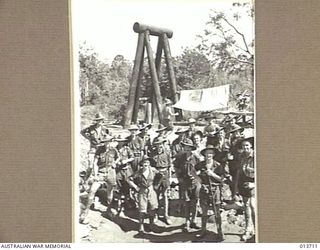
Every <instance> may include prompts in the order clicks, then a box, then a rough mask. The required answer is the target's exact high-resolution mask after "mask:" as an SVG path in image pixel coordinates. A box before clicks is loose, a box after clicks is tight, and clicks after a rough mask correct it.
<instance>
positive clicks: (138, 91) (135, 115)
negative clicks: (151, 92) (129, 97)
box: [132, 44, 144, 123]
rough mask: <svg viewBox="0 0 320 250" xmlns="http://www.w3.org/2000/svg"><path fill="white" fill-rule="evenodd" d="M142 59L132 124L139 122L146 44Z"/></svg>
mask: <svg viewBox="0 0 320 250" xmlns="http://www.w3.org/2000/svg"><path fill="white" fill-rule="evenodd" d="M141 57H142V59H141V62H140V69H139V76H138V83H137V89H136V96H135V101H134V109H133V114H132V123H137V120H138V114H139V106H140V101H139V99H140V95H141V83H142V77H143V64H144V44H143V49H142V55H141Z"/></svg>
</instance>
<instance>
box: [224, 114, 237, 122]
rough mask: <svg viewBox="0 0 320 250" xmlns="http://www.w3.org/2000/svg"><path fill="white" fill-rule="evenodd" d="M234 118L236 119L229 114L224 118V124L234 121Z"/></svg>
mask: <svg viewBox="0 0 320 250" xmlns="http://www.w3.org/2000/svg"><path fill="white" fill-rule="evenodd" d="M235 118H236V116H235V115H232V114H229V115H227V116H226V118H225V119H224V120H225V121H226V122H229V121H231V120H233V119H235Z"/></svg>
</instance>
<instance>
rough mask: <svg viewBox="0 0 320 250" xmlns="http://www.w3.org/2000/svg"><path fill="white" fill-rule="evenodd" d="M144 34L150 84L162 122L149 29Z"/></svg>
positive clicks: (159, 95) (159, 94) (159, 93)
mask: <svg viewBox="0 0 320 250" xmlns="http://www.w3.org/2000/svg"><path fill="white" fill-rule="evenodd" d="M144 34H145V46H146V49H147V54H148V59H149V67H150V72H151V79H152V85H153V90H154V95H155V100H156V107H157V112H158V117H159V122H160V123H161V122H162V100H161V92H160V87H159V81H158V74H157V70H156V65H155V61H154V58H153V51H152V48H151V45H150V35H149V30H146V31H145V33H144Z"/></svg>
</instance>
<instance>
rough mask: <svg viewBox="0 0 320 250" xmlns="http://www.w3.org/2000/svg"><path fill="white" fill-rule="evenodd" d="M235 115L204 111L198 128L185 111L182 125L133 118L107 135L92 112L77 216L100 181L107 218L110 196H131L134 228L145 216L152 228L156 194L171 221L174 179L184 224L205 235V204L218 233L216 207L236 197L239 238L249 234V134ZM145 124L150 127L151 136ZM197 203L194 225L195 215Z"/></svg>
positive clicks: (84, 217) (84, 218)
mask: <svg viewBox="0 0 320 250" xmlns="http://www.w3.org/2000/svg"><path fill="white" fill-rule="evenodd" d="M238 118H239V117H237V116H234V115H227V116H226V117H225V118H224V119H222V120H218V119H216V117H214V116H211V117H207V121H208V123H207V125H206V126H205V127H204V128H203V129H198V128H199V126H196V123H197V121H196V120H195V119H192V118H191V119H189V120H188V126H187V127H182V126H180V127H179V128H176V127H175V126H164V125H163V124H159V125H158V126H157V127H156V128H154V127H155V125H152V124H145V123H143V124H140V126H138V125H136V124H132V125H130V127H129V128H128V130H127V131H128V132H130V135H129V136H126V137H124V136H122V137H121V136H120V135H118V136H116V135H112V133H111V132H110V131H109V130H108V129H107V128H106V127H105V126H104V120H105V119H104V117H103V116H102V115H101V114H97V115H96V116H95V118H94V123H93V124H92V125H91V126H89V127H88V128H85V129H83V130H82V131H81V135H83V136H84V137H85V138H86V139H88V141H89V142H90V149H89V151H88V165H87V168H86V169H84V170H82V171H81V172H80V177H81V178H80V185H79V186H80V195H81V196H80V198H82V200H81V212H80V223H83V224H86V223H88V214H89V212H90V208H91V207H92V205H93V204H94V202H95V199H96V197H95V196H96V193H97V191H98V190H99V188H101V187H104V188H105V190H106V201H105V203H106V204H107V211H106V214H107V216H109V218H111V219H112V218H113V217H114V216H116V215H115V214H114V212H112V211H113V210H112V204H113V201H114V200H115V198H117V197H122V202H123V204H124V207H125V208H126V209H130V208H131V209H132V208H134V207H135V206H134V204H136V206H137V207H138V211H139V229H138V232H139V234H143V233H144V231H145V229H144V220H145V218H146V217H147V216H148V217H149V222H150V223H149V228H150V230H151V231H152V228H153V226H154V223H155V221H156V219H157V218H158V217H160V216H161V215H160V212H159V211H160V209H159V208H160V207H159V204H160V200H161V201H162V202H161V204H162V208H163V214H162V217H163V221H164V222H165V223H166V224H167V225H170V224H172V221H171V219H172V218H170V216H169V197H168V193H169V192H168V191H169V189H170V187H173V186H177V187H178V193H179V200H178V201H179V207H178V208H177V210H178V212H179V213H180V215H181V216H183V217H184V218H185V223H184V224H183V231H184V232H188V231H189V230H190V228H193V229H199V230H200V231H199V235H198V236H197V237H199V238H202V237H204V236H205V235H206V234H207V233H208V231H207V222H208V217H209V216H208V212H209V211H210V210H212V211H213V213H214V217H215V223H216V228H217V235H218V238H219V239H220V240H221V241H222V240H224V238H225V236H224V232H223V230H222V225H221V224H222V219H221V215H220V212H221V209H223V206H224V204H226V203H228V202H237V203H238V204H242V206H243V208H244V214H245V233H244V234H243V235H242V240H244V241H247V240H249V239H250V238H252V237H253V236H254V234H255V231H254V229H255V228H254V225H255V181H254V179H255V166H254V164H255V163H254V151H253V147H254V137H253V135H250V136H248V135H244V130H246V128H245V127H244V126H243V125H242V126H241V124H240V123H239V122H238ZM240 118H241V117H240ZM165 125H168V124H165ZM152 127H153V128H152ZM152 131H154V132H156V136H154V138H153V137H152ZM173 137H174V138H175V139H171V138H173ZM119 200H120V198H119ZM130 204H131V205H132V204H133V205H132V206H130ZM120 210H121V209H120ZM199 210H200V211H201V225H200V226H199V225H197V224H196V220H195V219H196V216H197V213H199Z"/></svg>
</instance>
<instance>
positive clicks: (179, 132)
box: [174, 128, 189, 135]
mask: <svg viewBox="0 0 320 250" xmlns="http://www.w3.org/2000/svg"><path fill="white" fill-rule="evenodd" d="M188 131H189V128H178V130H177V131H176V132H174V133H175V134H177V135H180V134H183V133H186V132H188Z"/></svg>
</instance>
